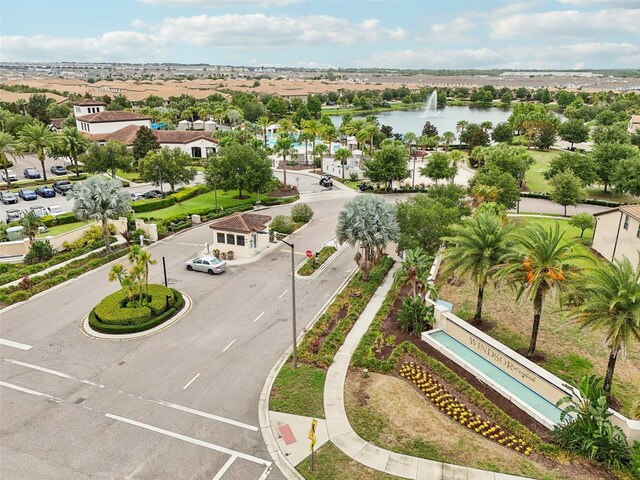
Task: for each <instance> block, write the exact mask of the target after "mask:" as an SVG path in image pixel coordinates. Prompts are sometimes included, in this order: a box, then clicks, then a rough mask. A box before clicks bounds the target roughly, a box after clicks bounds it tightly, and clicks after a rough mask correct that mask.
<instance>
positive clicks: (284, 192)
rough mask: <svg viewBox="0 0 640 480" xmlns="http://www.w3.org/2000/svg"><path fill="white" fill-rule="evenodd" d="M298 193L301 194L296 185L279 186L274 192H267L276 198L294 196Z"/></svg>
mask: <svg viewBox="0 0 640 480" xmlns="http://www.w3.org/2000/svg"><path fill="white" fill-rule="evenodd" d="M296 195H300V192H299V191H298V189H297V188H295V187H293V188H279V189H278V190H274V191H273V192H269V193H267V196H269V197H276V198H281V197H294V196H296Z"/></svg>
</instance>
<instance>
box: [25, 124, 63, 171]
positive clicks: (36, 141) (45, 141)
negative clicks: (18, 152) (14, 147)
mask: <svg viewBox="0 0 640 480" xmlns="http://www.w3.org/2000/svg"><path fill="white" fill-rule="evenodd" d="M19 139H20V144H21V145H22V148H23V149H24V150H27V151H30V152H35V154H36V155H37V156H38V160H40V165H42V176H43V178H44V181H45V182H46V181H47V170H46V169H45V168H44V160H45V154H46V153H47V152H48V151H49V150H51V149H52V148H53V147H54V146H55V143H56V135H55V134H54V133H53V132H52V131H51V130H49V127H47V126H46V125H45V124H44V123H41V122H37V123H34V124H33V125H25V126H24V127H23V128H22V130H21V131H20V135H19Z"/></svg>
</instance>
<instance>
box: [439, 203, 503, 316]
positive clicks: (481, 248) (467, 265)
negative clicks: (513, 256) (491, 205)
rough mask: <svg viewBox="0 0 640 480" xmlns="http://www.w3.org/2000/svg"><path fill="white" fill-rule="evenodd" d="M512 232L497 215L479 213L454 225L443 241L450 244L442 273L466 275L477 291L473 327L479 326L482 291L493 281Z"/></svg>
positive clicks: (445, 254) (445, 255)
mask: <svg viewBox="0 0 640 480" xmlns="http://www.w3.org/2000/svg"><path fill="white" fill-rule="evenodd" d="M513 228H514V224H513V223H507V224H503V222H502V219H500V218H499V217H497V216H496V215H491V214H488V213H480V214H479V215H477V216H476V217H466V218H464V219H463V220H462V223H459V224H456V225H453V226H452V227H451V232H452V234H451V236H449V237H445V238H443V240H444V241H445V242H449V243H450V245H449V246H448V247H447V249H446V250H445V253H444V258H445V268H444V271H445V272H454V273H455V275H457V276H462V275H469V276H470V277H471V279H472V280H473V283H475V285H476V287H478V299H477V301H476V313H475V315H474V317H473V323H475V324H480V323H482V301H483V298H484V289H485V287H486V286H487V282H488V281H489V280H491V279H492V278H493V276H494V274H495V271H496V270H495V267H496V265H498V264H499V263H500V262H501V260H502V259H503V257H504V256H505V255H506V254H507V253H508V252H509V250H510V246H511V232H512V230H513Z"/></svg>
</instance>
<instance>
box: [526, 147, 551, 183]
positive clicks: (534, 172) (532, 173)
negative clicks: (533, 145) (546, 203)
mask: <svg viewBox="0 0 640 480" xmlns="http://www.w3.org/2000/svg"><path fill="white" fill-rule="evenodd" d="M529 153H530V154H531V156H532V157H533V159H534V163H533V165H531V167H530V168H529V170H527V173H526V174H525V176H524V181H525V183H526V184H527V187H529V190H531V191H532V192H542V193H547V192H550V191H551V186H550V185H549V183H548V182H547V180H545V178H544V172H545V171H546V170H547V169H548V168H549V162H551V159H552V158H554V157H555V156H556V155H558V152H557V151H553V150H550V151H548V152H540V151H536V150H529Z"/></svg>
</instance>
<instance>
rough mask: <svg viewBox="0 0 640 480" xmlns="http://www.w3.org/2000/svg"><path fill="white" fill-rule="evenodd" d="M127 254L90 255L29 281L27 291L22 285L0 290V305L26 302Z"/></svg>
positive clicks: (114, 252) (124, 250)
mask: <svg viewBox="0 0 640 480" xmlns="http://www.w3.org/2000/svg"><path fill="white" fill-rule="evenodd" d="M127 253H128V250H127V249H125V248H121V249H119V250H116V251H113V252H111V253H110V254H108V255H105V254H104V252H99V253H97V254H92V255H90V256H88V257H85V258H82V259H78V260H75V261H73V262H70V263H69V264H67V265H65V266H64V267H63V268H59V269H56V270H53V271H51V272H47V273H44V274H42V275H38V276H37V277H35V278H33V279H30V286H29V289H28V290H25V289H24V288H23V287H22V285H14V286H11V287H5V288H2V289H0V303H4V304H6V305H11V304H13V303H16V302H21V301H23V300H27V299H28V298H29V297H31V296H33V295H35V294H37V293H40V292H44V291H45V290H48V289H49V288H51V287H54V286H56V285H59V284H61V283H63V282H66V281H67V280H70V279H72V278H76V277H78V276H80V275H82V274H83V273H86V272H88V271H90V270H93V269H95V268H98V267H100V266H102V265H105V264H107V263H109V262H111V261H113V260H116V259H117V258H120V257H122V256H124V255H126V254H127Z"/></svg>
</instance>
